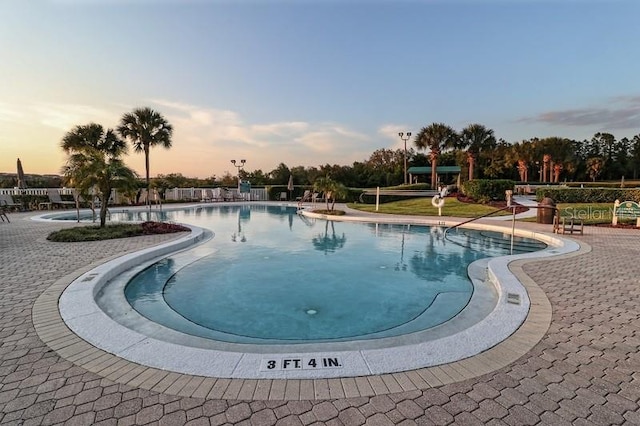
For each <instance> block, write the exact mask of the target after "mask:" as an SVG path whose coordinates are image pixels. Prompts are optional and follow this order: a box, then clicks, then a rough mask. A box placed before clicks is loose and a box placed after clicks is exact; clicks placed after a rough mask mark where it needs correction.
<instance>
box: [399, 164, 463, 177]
mask: <svg viewBox="0 0 640 426" xmlns="http://www.w3.org/2000/svg"><path fill="white" fill-rule="evenodd" d="M436 172H438V173H460V166H438V167H437V168H436ZM407 173H410V174H412V175H426V174H431V167H409V170H407Z"/></svg>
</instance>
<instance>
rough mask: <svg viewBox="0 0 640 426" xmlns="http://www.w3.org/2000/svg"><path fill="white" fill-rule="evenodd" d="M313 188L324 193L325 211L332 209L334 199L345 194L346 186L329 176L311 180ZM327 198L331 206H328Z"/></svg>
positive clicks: (334, 203)
mask: <svg viewBox="0 0 640 426" xmlns="http://www.w3.org/2000/svg"><path fill="white" fill-rule="evenodd" d="M313 189H314V190H316V191H318V192H323V193H324V199H325V201H326V203H327V211H333V209H334V207H335V205H336V199H338V198H340V197H344V196H346V195H347V188H346V187H345V186H344V185H343V184H341V183H339V182H336V181H335V180H333V179H331V177H329V176H325V177H320V178H318V179H316V180H315V182H313ZM329 200H331V208H329Z"/></svg>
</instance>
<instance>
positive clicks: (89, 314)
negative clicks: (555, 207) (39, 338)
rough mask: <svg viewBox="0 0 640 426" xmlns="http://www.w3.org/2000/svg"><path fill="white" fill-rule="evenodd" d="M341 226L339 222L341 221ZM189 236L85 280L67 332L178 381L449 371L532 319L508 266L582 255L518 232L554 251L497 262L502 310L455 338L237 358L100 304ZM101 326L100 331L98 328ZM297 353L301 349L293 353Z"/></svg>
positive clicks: (70, 305)
mask: <svg viewBox="0 0 640 426" xmlns="http://www.w3.org/2000/svg"><path fill="white" fill-rule="evenodd" d="M342 218H344V219H343V220H345V219H347V218H348V219H349V220H356V221H362V222H372V220H371V218H363V217H360V218H353V217H342ZM342 218H341V219H342ZM402 219H405V218H399V219H397V220H392V221H389V220H387V219H384V220H381V222H384V223H415V224H420V225H440V226H442V225H443V224H444V223H443V222H442V221H440V220H433V219H424V220H416V219H413V220H406V219H405V220H402ZM189 227H190V228H191V229H192V232H191V234H190V235H188V236H185V237H182V238H180V239H177V240H174V241H171V242H169V243H165V244H162V245H159V246H155V247H152V248H148V249H145V250H141V251H139V252H136V253H132V254H128V255H125V256H122V257H120V258H118V259H114V260H111V261H109V262H106V263H104V264H102V265H100V266H98V267H97V268H94V269H92V270H91V271H88V272H86V273H84V274H82V275H81V276H80V277H78V279H76V280H75V281H74V282H73V283H72V284H71V285H69V287H67V289H66V290H65V291H64V293H63V294H62V296H61V297H60V301H59V307H60V314H61V316H62V318H63V320H64V322H65V323H66V324H67V326H69V328H70V329H71V330H72V331H73V332H74V333H76V334H77V335H78V336H80V337H81V338H82V339H84V340H86V341H87V342H89V343H91V344H92V345H94V346H96V347H98V348H100V349H102V350H104V351H106V352H109V353H112V354H114V355H116V356H118V357H121V358H124V359H126V360H129V361H132V362H135V363H138V364H142V365H146V366H149V367H155V368H158V369H162V370H170V371H175V372H178V373H184V374H191V375H198V376H207V377H218V378H243V379H275V378H286V379H315V378H332V377H353V376H366V375H377V374H383V373H392V372H399V371H408V370H415V369H418V368H423V367H430V366H435V365H441V364H446V363H450V362H454V361H457V360H460V359H465V358H468V357H471V356H473V355H476V354H478V353H481V352H484V351H486V350H487V349H489V348H491V347H493V346H495V345H497V344H499V343H500V342H502V341H503V340H505V339H506V338H507V337H509V336H510V335H511V334H513V333H514V332H515V331H516V330H517V329H518V328H519V327H520V325H521V324H522V322H523V321H524V320H525V318H526V317H527V313H528V310H529V299H528V297H526V290H525V288H524V287H523V286H522V284H521V283H520V282H519V281H518V279H517V278H516V277H515V276H514V275H513V274H512V273H511V272H510V271H509V269H508V264H509V263H510V262H512V261H514V260H518V259H536V258H543V257H548V256H554V255H560V254H566V253H570V252H573V251H576V250H577V249H578V248H579V246H578V244H577V243H575V242H573V241H571V240H568V239H564V238H560V237H556V236H551V235H547V234H542V233H537V232H532V231H525V230H518V229H516V235H519V236H525V237H531V238H535V239H538V240H541V241H544V242H546V243H547V244H549V246H550V247H549V248H547V249H545V250H543V251H539V252H534V253H527V254H524V255H516V256H505V257H500V258H492V259H491V260H490V261H489V263H488V274H489V277H490V278H491V280H492V281H493V282H494V283H498V287H499V288H500V291H499V294H500V299H499V302H498V305H497V307H496V309H495V310H494V311H493V312H492V313H491V314H490V315H489V316H487V317H486V318H485V319H484V320H483V321H481V322H479V323H477V324H475V325H474V326H472V327H470V328H468V329H466V330H463V331H462V332H460V333H457V334H455V335H452V336H448V337H444V338H441V339H437V340H432V341H429V342H423V343H418V344H411V345H405V346H399V347H394V348H384V349H368V350H350V351H329V352H322V351H315V352H304V353H300V352H291V353H274V354H265V353H238V352H226V351H219V350H211V349H200V348H192V347H186V346H182V345H176V344H172V343H167V342H163V341H160V340H156V339H152V338H149V337H147V336H145V335H143V334H141V333H138V332H136V331H133V330H130V329H128V328H125V327H123V326H120V325H119V324H118V323H117V322H115V321H114V320H113V319H111V318H110V317H109V316H107V315H106V314H105V313H104V312H103V311H102V310H101V309H100V308H99V307H98V306H97V305H96V303H95V299H94V296H95V294H96V292H97V291H98V290H99V288H100V287H101V286H102V285H104V284H106V283H107V282H108V281H109V280H110V279H111V278H112V277H114V276H115V275H118V274H119V273H121V272H123V271H125V270H127V269H129V268H130V267H132V266H134V265H137V264H139V263H141V262H145V261H148V260H150V259H153V258H157V257H159V256H163V255H167V254H169V253H173V252H175V251H178V250H182V249H185V248H188V247H190V246H192V245H194V244H197V243H199V242H200V241H202V240H203V239H204V238H205V234H204V231H203V230H202V229H200V228H196V227H193V226H189ZM471 228H473V229H481V230H492V231H498V232H505V231H506V229H505V228H504V227H500V226H497V225H487V224H475V226H472V227H471ZM508 293H513V294H519V295H521V297H520V300H521V304H520V305H513V304H511V303H508V301H507V294H508ZM96 324H100V326H99V327H96ZM294 349H295V348H294ZM311 357H314V358H318V359H324V358H337V359H339V360H340V362H341V364H342V365H341V366H340V367H339V368H326V369H314V370H282V369H280V370H276V371H266V370H265V368H264V362H265V360H277V361H281V360H285V359H303V360H304V359H308V358H311Z"/></svg>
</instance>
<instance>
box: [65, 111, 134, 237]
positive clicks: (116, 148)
mask: <svg viewBox="0 0 640 426" xmlns="http://www.w3.org/2000/svg"><path fill="white" fill-rule="evenodd" d="M60 146H61V148H62V149H63V150H64V152H65V153H67V154H68V155H69V157H68V159H67V163H66V165H65V166H64V167H63V169H62V173H63V175H64V176H65V178H66V179H67V180H69V181H73V182H74V185H75V189H76V191H77V192H78V194H81V195H84V196H86V197H88V196H89V194H90V193H91V192H92V191H93V190H94V188H95V190H96V191H97V194H96V195H97V197H98V199H99V200H100V227H103V226H105V223H106V220H107V205H108V202H109V197H110V196H111V190H112V189H114V188H117V189H125V188H128V187H129V186H131V185H135V180H136V178H137V176H136V174H135V172H134V171H133V170H131V169H130V168H128V167H127V166H126V165H125V164H124V163H123V162H122V160H121V159H120V157H121V156H122V155H123V154H125V153H126V152H127V144H126V142H125V141H123V140H122V139H120V138H119V137H118V136H117V134H116V132H115V131H114V130H112V129H107V130H106V131H105V130H104V129H103V127H102V126H101V125H99V124H95V123H91V124H88V125H84V126H76V127H75V128H73V129H72V130H71V131H69V132H68V133H67V134H65V136H64V137H63V138H62V142H61V144H60Z"/></svg>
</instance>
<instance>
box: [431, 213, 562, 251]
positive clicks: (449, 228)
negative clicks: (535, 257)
mask: <svg viewBox="0 0 640 426" xmlns="http://www.w3.org/2000/svg"><path fill="white" fill-rule="evenodd" d="M517 207H518V206H514V205H511V206H507V207H502V208H500V209H498V210H494V211H492V212H489V213H486V214H483V215H481V216H477V217H473V218H471V219H469V220H465V221H464V222H460V223H458V224H456V225H453V226H449V227H448V228H446V229H445V230H444V238H447V232H449V231H450V230H452V229H455V228H458V227H459V226H462V225H466V224H467V223H470V222H473V221H475V220H478V219H482V218H485V217H488V216H491V215H492V214H495V213H498V212H501V211H504V210H509V209H513V218H512V222H511V254H513V237H514V236H515V228H516V208H517ZM526 207H527V208H530V209H553V210H554V216H555V211H557V210H558V208H557V207H555V206H545V205H542V206H541V205H537V206H526ZM449 241H451V240H449Z"/></svg>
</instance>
